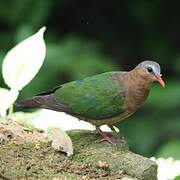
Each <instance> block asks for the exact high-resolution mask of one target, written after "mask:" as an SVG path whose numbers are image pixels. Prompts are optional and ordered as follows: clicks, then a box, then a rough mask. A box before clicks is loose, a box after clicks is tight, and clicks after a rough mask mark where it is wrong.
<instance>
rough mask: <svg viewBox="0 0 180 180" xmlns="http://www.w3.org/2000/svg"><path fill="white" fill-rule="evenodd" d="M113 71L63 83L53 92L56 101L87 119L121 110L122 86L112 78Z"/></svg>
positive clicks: (112, 114) (106, 116)
mask: <svg viewBox="0 0 180 180" xmlns="http://www.w3.org/2000/svg"><path fill="white" fill-rule="evenodd" d="M113 75H115V72H109V73H103V74H99V75H96V76H92V77H89V78H85V79H83V80H77V81H73V82H70V83H66V84H63V85H62V86H61V88H60V89H58V90H57V91H56V92H55V98H56V100H57V101H59V102H61V103H63V104H65V105H67V106H68V108H70V110H71V111H72V114H74V115H77V116H81V117H84V118H88V119H105V118H109V117H113V116H115V115H118V114H120V113H121V112H122V111H123V107H122V106H123V99H122V96H121V91H122V88H121V86H120V83H119V81H118V80H115V79H116V78H114V80H113V78H112V77H113Z"/></svg>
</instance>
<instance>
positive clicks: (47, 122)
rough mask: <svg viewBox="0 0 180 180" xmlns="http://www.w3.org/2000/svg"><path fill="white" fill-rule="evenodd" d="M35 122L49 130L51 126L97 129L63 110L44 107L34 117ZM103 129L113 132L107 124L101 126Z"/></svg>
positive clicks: (65, 129) (66, 128)
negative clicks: (58, 110) (57, 110)
mask: <svg viewBox="0 0 180 180" xmlns="http://www.w3.org/2000/svg"><path fill="white" fill-rule="evenodd" d="M33 124H34V125H35V126H36V127H37V128H41V129H44V130H47V128H48V127H49V126H55V127H60V128H61V129H63V130H64V131H67V130H72V129H85V130H95V127H94V126H93V125H92V124H90V123H88V122H85V121H80V120H79V119H77V118H75V117H72V116H70V115H67V114H65V113H63V112H56V111H51V110H47V109H43V110H41V111H40V112H39V114H38V116H37V117H36V118H35V119H34V121H33ZM101 130H102V131H107V132H111V129H110V128H109V127H108V126H106V125H103V126H101Z"/></svg>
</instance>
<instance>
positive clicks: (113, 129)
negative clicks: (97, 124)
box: [108, 125, 116, 132]
mask: <svg viewBox="0 0 180 180" xmlns="http://www.w3.org/2000/svg"><path fill="white" fill-rule="evenodd" d="M108 127H109V128H110V129H111V131H113V132H116V129H115V128H114V127H113V125H108Z"/></svg>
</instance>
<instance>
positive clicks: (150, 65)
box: [137, 61, 165, 87]
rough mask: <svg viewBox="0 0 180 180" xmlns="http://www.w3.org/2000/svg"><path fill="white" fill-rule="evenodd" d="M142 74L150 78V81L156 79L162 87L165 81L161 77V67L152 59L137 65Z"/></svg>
mask: <svg viewBox="0 0 180 180" xmlns="http://www.w3.org/2000/svg"><path fill="white" fill-rule="evenodd" d="M137 68H138V69H140V73H141V74H142V76H144V77H146V78H147V79H150V80H151V81H158V82H159V83H160V84H161V86H162V87H165V83H164V81H163V79H162V78H161V76H162V75H161V67H160V65H159V64H158V63H157V62H154V61H143V62H141V63H140V64H139V65H138V66H137Z"/></svg>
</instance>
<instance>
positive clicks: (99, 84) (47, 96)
mask: <svg viewBox="0 0 180 180" xmlns="http://www.w3.org/2000/svg"><path fill="white" fill-rule="evenodd" d="M153 81H158V82H159V83H160V84H161V85H162V86H163V87H164V86H165V83H164V81H163V80H162V78H161V68H160V65H159V64H158V63H156V62H154V61H143V62H141V63H140V64H138V65H137V66H136V67H135V68H134V69H133V70H131V71H127V72H125V71H114V72H106V73H103V74H98V75H95V76H91V77H87V78H85V79H82V80H76V81H72V82H69V83H65V84H62V85H61V86H59V87H57V88H55V89H53V90H52V91H49V92H45V93H41V94H38V95H37V96H35V97H33V98H32V99H26V100H22V101H19V102H16V106H18V107H23V108H45V109H51V110H55V111H60V112H65V113H67V114H70V115H72V116H74V117H77V118H78V119H80V120H84V121H87V122H90V123H91V124H93V125H94V126H95V127H96V130H97V132H98V133H100V135H101V136H102V139H101V141H108V142H109V143H111V144H114V143H116V140H115V139H113V138H112V137H109V136H108V135H107V134H106V133H105V132H103V131H101V129H100V126H101V125H104V124H106V125H108V126H109V127H110V128H111V129H112V130H113V131H114V128H113V126H112V125H113V124H114V123H117V122H119V121H121V120H123V119H125V118H127V117H129V116H130V115H132V114H133V113H134V112H136V111H137V109H138V108H139V107H140V106H141V105H142V104H143V103H144V101H145V100H146V98H147V97H148V94H149V92H150V89H151V85H152V82H153Z"/></svg>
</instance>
